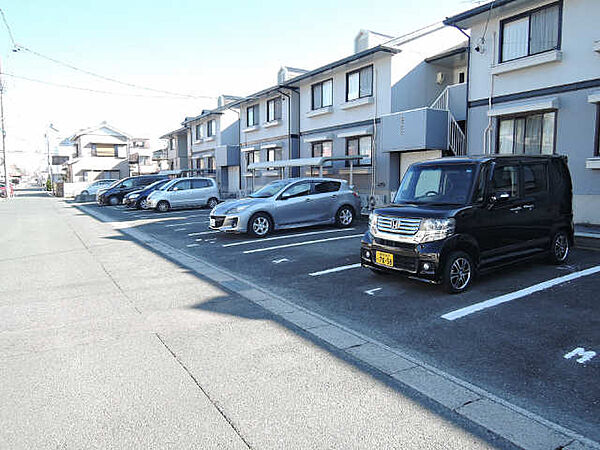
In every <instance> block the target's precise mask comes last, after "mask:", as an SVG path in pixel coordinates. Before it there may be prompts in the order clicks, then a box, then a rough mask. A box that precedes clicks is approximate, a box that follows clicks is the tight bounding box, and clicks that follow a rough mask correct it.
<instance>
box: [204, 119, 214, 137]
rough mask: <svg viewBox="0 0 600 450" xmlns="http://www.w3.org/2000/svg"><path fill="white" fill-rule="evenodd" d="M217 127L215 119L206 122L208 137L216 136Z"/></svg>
mask: <svg viewBox="0 0 600 450" xmlns="http://www.w3.org/2000/svg"><path fill="white" fill-rule="evenodd" d="M215 131H216V127H215V119H210V120H209V121H208V122H206V137H212V136H214V135H215Z"/></svg>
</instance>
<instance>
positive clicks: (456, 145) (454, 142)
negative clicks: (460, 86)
mask: <svg viewBox="0 0 600 450" xmlns="http://www.w3.org/2000/svg"><path fill="white" fill-rule="evenodd" d="M449 87H450V86H446V88H445V89H444V90H443V91H442V92H441V94H440V95H438V97H437V98H436V99H435V100H434V102H433V103H432V104H431V106H430V108H431V109H441V110H442V111H446V112H447V113H448V148H449V149H450V150H451V151H452V152H453V153H454V155H456V156H462V155H466V154H467V148H466V145H465V144H466V138H465V134H464V133H463V131H462V130H461V128H460V126H459V125H458V122H457V121H456V119H455V118H454V116H453V115H452V112H451V111H450V95H449V91H448V88H449Z"/></svg>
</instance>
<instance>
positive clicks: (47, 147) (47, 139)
mask: <svg viewBox="0 0 600 450" xmlns="http://www.w3.org/2000/svg"><path fill="white" fill-rule="evenodd" d="M51 127H52V124H50V126H49V127H48V130H47V131H46V134H45V135H44V136H45V137H46V158H47V160H48V178H49V179H50V192H54V180H53V179H52V160H51V157H50V138H49V137H48V133H49V132H50V128H51Z"/></svg>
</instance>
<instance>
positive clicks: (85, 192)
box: [81, 191, 90, 195]
mask: <svg viewBox="0 0 600 450" xmlns="http://www.w3.org/2000/svg"><path fill="white" fill-rule="evenodd" d="M81 195H90V193H89V192H88V191H81Z"/></svg>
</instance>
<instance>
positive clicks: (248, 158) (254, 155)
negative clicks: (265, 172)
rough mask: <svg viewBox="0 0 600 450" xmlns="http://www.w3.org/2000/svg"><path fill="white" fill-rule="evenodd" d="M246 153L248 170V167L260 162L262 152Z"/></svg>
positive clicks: (252, 151)
mask: <svg viewBox="0 0 600 450" xmlns="http://www.w3.org/2000/svg"><path fill="white" fill-rule="evenodd" d="M245 153H246V158H245V159H246V170H248V166H249V165H250V164H252V163H259V162H260V150H250V151H248V152H245ZM257 154H258V161H257V160H256V155H257ZM250 156H252V161H250Z"/></svg>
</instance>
